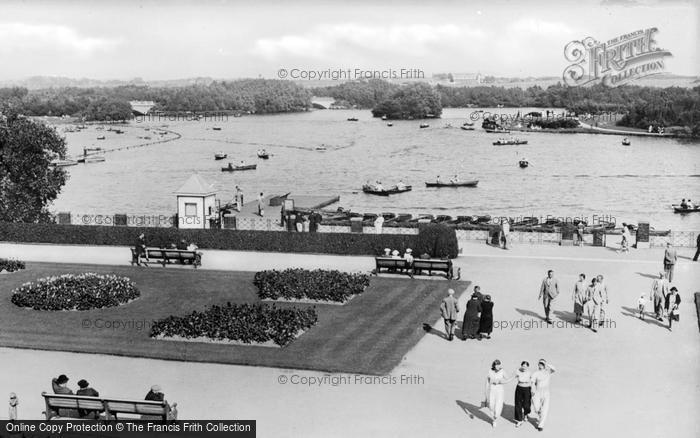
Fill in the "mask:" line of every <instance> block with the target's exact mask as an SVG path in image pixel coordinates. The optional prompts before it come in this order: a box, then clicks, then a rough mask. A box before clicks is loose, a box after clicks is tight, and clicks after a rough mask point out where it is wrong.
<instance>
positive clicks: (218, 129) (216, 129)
mask: <svg viewBox="0 0 700 438" xmlns="http://www.w3.org/2000/svg"><path fill="white" fill-rule="evenodd" d="M211 129H213V130H214V131H221V127H219V126H214V127H213V128H211Z"/></svg>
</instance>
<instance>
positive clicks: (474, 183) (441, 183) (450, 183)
mask: <svg viewBox="0 0 700 438" xmlns="http://www.w3.org/2000/svg"><path fill="white" fill-rule="evenodd" d="M477 184H479V180H478V179H475V180H472V181H434V182H426V183H425V186H426V187H476V186H477Z"/></svg>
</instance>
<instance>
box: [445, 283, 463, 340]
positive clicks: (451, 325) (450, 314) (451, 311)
mask: <svg viewBox="0 0 700 438" xmlns="http://www.w3.org/2000/svg"><path fill="white" fill-rule="evenodd" d="M458 313H459V307H457V299H456V298H455V291H454V289H449V290H448V291H447V296H446V297H445V298H444V299H443V300H442V303H440V314H441V315H442V319H444V320H445V335H446V336H447V340H448V341H451V340H452V339H454V337H455V322H456V321H457V314H458Z"/></svg>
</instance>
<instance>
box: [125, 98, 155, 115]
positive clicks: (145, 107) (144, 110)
mask: <svg viewBox="0 0 700 438" xmlns="http://www.w3.org/2000/svg"><path fill="white" fill-rule="evenodd" d="M129 104H130V105H131V111H132V112H133V113H134V115H136V116H145V115H146V114H148V113H149V112H150V111H151V108H153V107H154V106H156V103H155V102H153V101H152V100H132V101H130V102H129Z"/></svg>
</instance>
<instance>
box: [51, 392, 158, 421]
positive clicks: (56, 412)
mask: <svg viewBox="0 0 700 438" xmlns="http://www.w3.org/2000/svg"><path fill="white" fill-rule="evenodd" d="M41 395H42V396H43V397H44V402H45V403H46V411H45V414H46V419H47V420H51V419H54V420H59V419H66V418H84V419H91V418H94V417H91V416H88V415H84V416H81V415H80V411H88V413H89V412H98V413H99V415H100V419H104V420H115V419H117V415H118V414H128V415H132V416H139V418H140V417H141V416H147V417H148V418H149V419H151V418H152V419H154V420H162V421H167V420H169V419H170V406H169V405H168V402H166V401H148V400H124V399H114V398H103V397H86V396H82V395H71V394H48V393H46V392H42V393H41Z"/></svg>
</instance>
